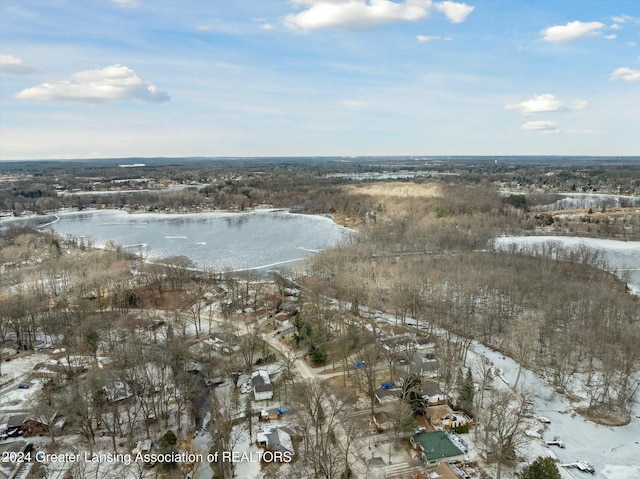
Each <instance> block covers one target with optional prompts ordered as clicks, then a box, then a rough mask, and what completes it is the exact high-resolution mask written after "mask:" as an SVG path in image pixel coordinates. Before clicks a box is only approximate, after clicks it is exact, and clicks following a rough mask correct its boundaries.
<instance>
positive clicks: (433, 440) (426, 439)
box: [413, 431, 464, 461]
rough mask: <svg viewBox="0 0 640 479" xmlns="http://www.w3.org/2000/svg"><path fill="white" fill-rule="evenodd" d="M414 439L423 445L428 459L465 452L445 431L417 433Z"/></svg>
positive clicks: (454, 455) (442, 457)
mask: <svg viewBox="0 0 640 479" xmlns="http://www.w3.org/2000/svg"><path fill="white" fill-rule="evenodd" d="M413 441H414V442H415V443H416V444H420V445H421V446H422V449H424V455H425V458H426V460H427V461H435V460H438V459H446V458H449V457H456V456H462V455H464V452H462V451H461V450H460V449H458V447H457V446H456V445H455V444H454V443H452V442H451V440H450V439H449V437H448V436H447V433H446V432H444V431H435V432H423V433H420V434H416V435H415V436H413Z"/></svg>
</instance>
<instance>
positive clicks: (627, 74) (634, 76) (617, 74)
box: [609, 67, 640, 82]
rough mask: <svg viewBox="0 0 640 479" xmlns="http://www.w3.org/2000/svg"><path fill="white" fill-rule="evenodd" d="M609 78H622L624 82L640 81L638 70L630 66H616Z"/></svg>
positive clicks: (639, 71)
mask: <svg viewBox="0 0 640 479" xmlns="http://www.w3.org/2000/svg"><path fill="white" fill-rule="evenodd" d="M609 79H610V80H624V81H626V82H636V81H640V70H632V69H631V68H627V67H621V68H616V69H615V70H614V71H613V73H612V74H611V76H610V77H609Z"/></svg>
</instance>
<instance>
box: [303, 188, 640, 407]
mask: <svg viewBox="0 0 640 479" xmlns="http://www.w3.org/2000/svg"><path fill="white" fill-rule="evenodd" d="M444 197H445V198H448V200H447V201H444V200H443V199H442V198H431V199H428V200H425V199H420V200H419V201H418V200H416V199H413V200H411V199H407V200H404V203H403V202H402V201H400V203H403V204H404V209H403V212H402V213H399V214H397V216H395V217H394V218H386V219H385V220H384V221H383V220H381V219H378V221H377V223H376V224H369V226H367V227H365V228H363V231H362V234H361V235H359V237H358V239H357V240H356V241H354V242H353V243H352V244H349V245H344V246H342V247H339V248H336V249H332V250H328V251H325V252H322V253H321V254H319V255H317V256H316V257H314V258H313V260H312V264H313V266H312V268H311V272H312V274H311V275H310V276H308V277H307V278H306V284H307V285H309V286H310V287H313V288H315V290H316V291H317V292H318V293H322V294H326V295H327V296H331V297H338V298H341V299H343V300H345V301H349V302H351V303H354V304H361V305H368V306H372V307H375V308H379V309H382V310H386V311H392V312H394V313H395V314H396V316H397V318H398V321H403V320H404V319H405V318H406V317H413V318H416V319H418V320H420V321H422V322H424V323H426V324H430V325H431V326H433V327H440V328H444V329H446V330H447V331H449V332H451V333H455V334H456V335H460V336H461V337H462V338H474V339H478V340H479V341H481V342H483V343H485V344H487V345H490V346H491V347H493V348H496V349H499V350H502V351H505V352H506V353H508V354H509V355H511V356H512V357H514V358H515V359H516V360H517V361H518V362H520V363H521V364H523V365H526V366H528V367H531V368H532V369H534V370H536V371H540V372H542V373H544V374H545V375H546V376H547V377H548V379H549V381H550V382H551V383H552V384H554V385H555V386H556V387H557V388H558V390H561V391H563V392H565V393H572V392H573V391H574V390H575V391H581V389H582V388H584V391H585V394H587V395H588V400H589V409H590V412H595V411H597V412H598V413H599V414H601V415H607V416H610V415H611V414H612V413H611V411H614V413H613V414H615V413H616V412H620V411H622V412H624V413H628V411H629V410H630V406H631V404H632V401H633V397H634V394H635V393H636V391H637V389H638V384H637V381H634V377H633V374H634V373H635V372H636V371H637V370H638V366H639V363H640V352H639V350H638V348H637V347H636V346H634V345H637V344H639V343H640V314H639V308H638V303H637V298H635V297H633V296H632V295H630V294H628V292H627V291H626V290H625V286H624V284H623V283H621V282H619V281H618V280H617V279H616V278H615V277H614V276H613V275H612V274H609V273H606V272H604V271H603V270H602V269H601V267H602V266H603V264H602V258H600V257H598V256H597V255H594V254H591V253H589V252H587V251H572V252H569V251H562V250H561V249H558V248H557V247H553V246H551V245H548V246H545V247H543V248H541V250H540V251H539V255H538V256H536V257H531V256H528V255H524V254H520V253H518V252H517V251H513V252H511V251H506V252H496V251H492V250H491V248H490V242H489V241H488V240H489V238H490V237H492V236H494V235H495V234H496V233H497V232H498V231H500V232H504V231H508V230H509V228H516V227H519V220H518V215H517V213H514V211H513V210H512V209H510V208H511V207H510V206H509V205H507V206H505V205H504V204H503V203H501V202H500V199H498V198H496V197H495V196H494V195H493V194H492V193H490V192H487V191H486V190H482V189H465V190H464V191H460V190H458V189H456V188H452V189H451V190H449V191H448V192H447V194H446V195H444ZM394 205H395V207H396V208H398V202H397V201H396V202H394ZM436 205H440V206H436ZM501 205H502V206H501ZM441 207H442V208H446V210H447V211H448V214H447V215H445V216H442V215H439V214H438V212H437V209H438V208H441ZM451 339H452V341H451V344H452V346H451V348H452V349H451V350H450V351H449V352H445V355H446V354H451V357H452V358H453V357H463V356H464V350H465V348H466V347H468V343H467V341H466V340H464V339H455V338H454V337H453V336H452V338H451ZM447 362H448V361H447V360H446V358H445V361H443V363H445V364H446V363H447ZM453 373H454V371H449V372H446V371H445V377H444V379H445V382H448V383H449V384H450V383H451V381H453Z"/></svg>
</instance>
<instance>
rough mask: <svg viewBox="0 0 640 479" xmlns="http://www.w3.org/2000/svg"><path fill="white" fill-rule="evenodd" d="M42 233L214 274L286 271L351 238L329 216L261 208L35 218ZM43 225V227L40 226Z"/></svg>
mask: <svg viewBox="0 0 640 479" xmlns="http://www.w3.org/2000/svg"><path fill="white" fill-rule="evenodd" d="M38 224H39V225H40V227H41V228H42V229H45V230H47V229H51V230H53V231H55V232H57V233H59V234H61V235H63V236H73V237H76V238H85V239H91V240H92V241H93V243H94V245H95V246H99V247H103V246H105V245H106V243H107V242H108V241H114V242H115V243H117V244H118V245H120V246H122V247H125V248H129V249H130V250H131V251H133V252H135V253H139V254H142V255H143V256H144V257H145V258H149V259H159V258H166V257H170V256H178V255H184V256H187V257H189V258H190V259H192V260H193V261H194V262H195V263H196V264H197V265H198V266H200V267H212V268H214V270H218V271H219V270H221V269H223V268H231V269H233V270H246V269H255V270H267V269H275V268H277V267H287V266H288V265H291V264H293V263H295V262H296V261H299V260H302V259H304V258H306V257H307V256H309V255H311V254H313V253H315V252H318V251H319V250H321V249H324V248H327V247H330V246H334V245H336V244H338V243H339V242H341V241H344V240H346V239H347V238H348V237H349V236H350V235H352V234H353V231H352V230H349V229H347V228H344V227H342V226H338V225H336V224H335V223H333V221H331V220H330V219H329V218H325V217H320V216H309V215H299V214H292V213H288V212H285V211H273V210H261V211H256V212H251V213H193V214H151V213H144V214H128V213H126V212H124V211H119V210H100V211H89V212H75V213H61V214H58V215H55V216H53V215H52V216H48V217H39V218H38ZM43 225H45V226H43Z"/></svg>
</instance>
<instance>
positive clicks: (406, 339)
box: [380, 334, 417, 353]
mask: <svg viewBox="0 0 640 479" xmlns="http://www.w3.org/2000/svg"><path fill="white" fill-rule="evenodd" d="M380 343H381V344H382V347H383V348H384V349H386V350H387V351H389V352H391V353H400V352H411V351H415V350H416V348H417V344H416V340H415V338H414V337H413V336H411V335H410V334H398V335H395V336H391V337H390V338H386V339H383V340H382V341H381V342H380Z"/></svg>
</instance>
